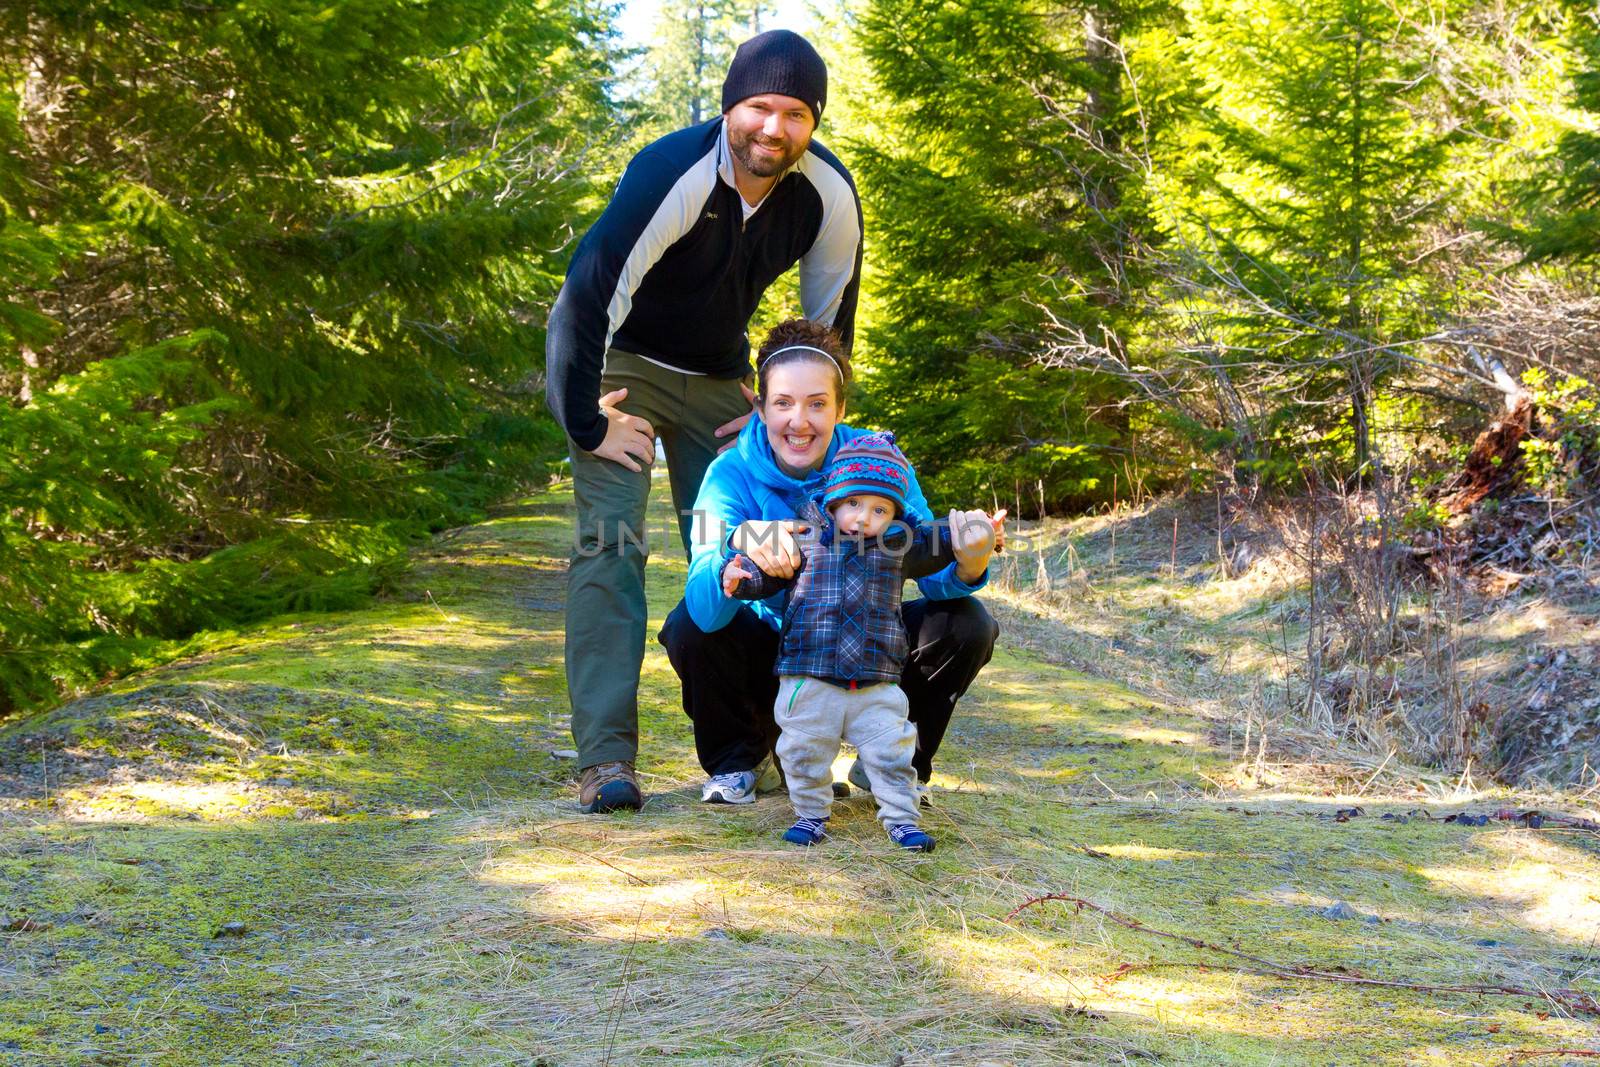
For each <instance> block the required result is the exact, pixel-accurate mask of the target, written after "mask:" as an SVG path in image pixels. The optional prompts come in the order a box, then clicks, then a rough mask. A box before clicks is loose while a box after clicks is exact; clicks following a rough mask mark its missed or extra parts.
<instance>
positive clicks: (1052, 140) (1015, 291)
mask: <svg viewBox="0 0 1600 1067" xmlns="http://www.w3.org/2000/svg"><path fill="white" fill-rule="evenodd" d="M1162 11H1163V9H1162V8H1161V7H1159V6H1154V7H1138V6H1133V5H1127V6H1117V5H1112V4H1104V5H1095V6H1092V7H1083V8H1076V9H1073V8H1066V9H1063V8H1061V7H1059V6H1052V5H1044V4H1039V3H1035V2H1032V0H976V2H973V3H967V4H961V5H955V4H942V5H938V6H936V7H934V8H931V9H930V8H929V7H928V5H925V4H919V3H914V2H911V0H872V2H871V3H870V4H868V6H867V7H866V9H865V12H864V14H863V16H862V18H861V24H860V39H861V46H862V50H863V52H864V54H865V55H866V57H867V59H868V61H869V63H870V66H871V74H872V79H873V91H872V97H871V99H872V109H873V110H874V111H875V113H876V116H877V122H876V123H875V127H874V129H873V132H872V135H871V136H870V138H869V137H865V136H861V135H858V134H856V132H855V131H854V130H853V129H852V130H847V132H846V140H847V141H848V142H849V143H848V146H847V147H848V158H849V161H850V162H851V164H852V166H853V167H855V168H856V170H857V173H858V176H859V178H860V180H861V182H862V185H863V190H864V199H865V201H866V203H867V210H868V231H869V234H870V237H871V241H870V244H869V256H870V257H871V259H872V264H873V265H872V268H871V270H870V271H869V275H868V278H869V280H870V282H871V294H870V296H871V300H872V306H873V307H874V308H877V309H879V312H878V314H877V315H876V316H875V317H874V319H873V321H872V322H871V323H870V324H869V325H868V327H867V329H866V330H864V331H863V332H864V334H865V336H866V338H867V340H868V342H869V344H870V346H871V353H870V359H871V366H870V367H869V368H868V373H867V374H866V375H864V378H863V383H864V389H865V395H864V402H865V403H864V408H865V412H864V415H865V417H868V418H871V419H874V420H876V421H878V422H881V423H882V424H884V425H887V426H890V427H892V428H893V429H894V430H895V431H896V432H897V433H900V434H901V435H902V437H903V439H904V441H905V444H906V448H907V452H908V454H910V455H912V456H913V457H914V458H915V459H916V460H917V463H918V469H919V472H922V471H926V472H927V476H928V477H927V480H928V481H929V483H930V486H931V488H932V490H933V491H936V492H938V493H939V494H941V495H942V496H944V497H945V498H948V499H949V500H951V501H952V502H955V501H957V500H959V501H961V502H965V503H969V504H970V503H972V502H974V501H976V500H979V499H982V500H990V501H992V499H993V498H996V497H1003V498H1005V499H1008V500H1009V499H1013V498H1020V500H1021V501H1022V502H1023V503H1024V504H1028V505H1032V506H1034V507H1037V505H1038V503H1039V497H1040V496H1041V495H1042V496H1043V498H1044V500H1043V504H1044V506H1045V507H1047V508H1054V507H1060V506H1063V505H1065V504H1068V503H1074V502H1075V503H1083V502H1087V501H1088V500H1091V499H1095V498H1097V497H1104V496H1109V494H1110V492H1111V489H1112V473H1113V471H1115V470H1117V469H1118V468H1119V467H1120V466H1121V463H1120V456H1121V454H1122V452H1124V451H1125V450H1126V448H1127V446H1128V445H1129V444H1130V443H1131V440H1132V438H1131V434H1132V432H1133V430H1134V427H1132V426H1131V425H1130V423H1129V419H1128V415H1127V412H1126V409H1124V408H1123V407H1121V406H1120V405H1119V403H1118V402H1119V401H1120V400H1121V399H1122V397H1123V396H1124V395H1125V390H1124V389H1123V387H1122V386H1120V385H1119V384H1117V383H1114V382H1111V381H1108V380H1105V379H1102V378H1097V377H1094V376H1080V375H1069V374H1064V373H1061V372H1059V371H1056V370H1052V369H1050V368H1049V367H1047V366H1045V365H1044V364H1043V363H1042V362H1041V361H1040V359H1039V356H1040V353H1041V349H1040V346H1039V345H1038V343H1037V339H1038V337H1039V336H1040V334H1041V332H1043V331H1044V330H1045V328H1046V326H1047V324H1048V323H1050V322H1052V321H1069V322H1071V323H1073V324H1074V325H1075V326H1076V328H1080V329H1082V330H1085V331H1087V332H1088V333H1090V334H1095V335H1100V334H1102V333H1111V334H1120V333H1122V332H1124V328H1125V327H1126V325H1127V323H1126V319H1125V316H1126V314H1127V311H1128V305H1127V303H1126V297H1127V294H1128V292H1129V290H1130V289H1131V288H1133V287H1136V286H1137V284H1138V283H1137V281H1136V280H1135V279H1134V278H1133V277H1132V275H1134V274H1136V273H1137V270H1138V268H1137V265H1136V263H1135V261H1134V259H1133V258H1132V256H1131V252H1132V251H1133V249H1134V247H1135V246H1136V245H1137V243H1138V241H1139V240H1140V237H1139V235H1140V233H1141V232H1142V231H1143V230H1144V229H1145V222H1144V210H1145V205H1144V202H1143V198H1142V191H1141V182H1140V179H1139V177H1138V175H1137V173H1136V171H1135V170H1134V169H1133V168H1130V166H1129V164H1128V161H1127V160H1126V158H1125V148H1124V145H1125V141H1126V139H1127V138H1128V137H1129V135H1130V134H1133V135H1134V136H1135V137H1137V135H1138V132H1139V131H1138V127H1137V120H1136V117H1135V116H1134V115H1133V114H1132V113H1131V111H1130V110H1129V109H1128V108H1127V107H1126V105H1125V101H1124V99H1123V90H1124V87H1125V68H1124V64H1123V62H1122V54H1123V52H1124V50H1125V49H1124V41H1123V39H1124V37H1125V36H1127V35H1130V34H1132V33H1133V32H1134V31H1135V30H1136V29H1137V28H1138V27H1139V26H1141V25H1142V24H1149V23H1155V22H1158V21H1159V19H1160V17H1161V13H1162Z"/></svg>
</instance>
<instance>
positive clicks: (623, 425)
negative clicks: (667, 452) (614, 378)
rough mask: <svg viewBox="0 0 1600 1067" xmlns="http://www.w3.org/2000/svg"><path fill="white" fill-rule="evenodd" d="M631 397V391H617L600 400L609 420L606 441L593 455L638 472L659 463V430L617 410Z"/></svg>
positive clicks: (635, 416)
mask: <svg viewBox="0 0 1600 1067" xmlns="http://www.w3.org/2000/svg"><path fill="white" fill-rule="evenodd" d="M627 395H628V390H627V389H613V390H612V391H611V392H609V393H607V394H606V395H605V396H603V397H601V398H600V414H602V415H604V416H605V417H606V439H605V440H604V441H601V442H600V447H599V448H597V449H595V450H594V451H593V453H591V454H592V455H596V456H599V457H600V458H601V459H609V460H610V461H611V462H613V463H620V464H622V465H623V466H624V467H626V468H628V469H629V470H631V471H635V472H637V471H642V470H644V468H645V467H648V466H650V464H651V463H654V462H655V458H656V428H655V427H654V426H651V425H650V423H649V421H648V420H646V419H641V418H640V417H639V416H637V415H629V414H628V413H627V412H625V411H623V410H621V409H620V408H618V407H617V404H618V403H619V402H620V401H622V400H623V399H625V398H626V397H627ZM635 460H637V462H635ZM640 464H643V466H641V465H640Z"/></svg>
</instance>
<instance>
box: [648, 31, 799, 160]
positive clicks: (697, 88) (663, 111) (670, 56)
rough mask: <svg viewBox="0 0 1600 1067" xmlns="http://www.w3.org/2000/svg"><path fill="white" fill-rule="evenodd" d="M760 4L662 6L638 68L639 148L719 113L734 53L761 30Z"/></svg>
mask: <svg viewBox="0 0 1600 1067" xmlns="http://www.w3.org/2000/svg"><path fill="white" fill-rule="evenodd" d="M769 7H770V5H768V4H766V3H764V2H763V0H664V2H663V3H662V4H661V5H660V6H659V8H658V9H657V11H656V21H655V26H654V32H653V33H652V39H651V44H650V47H649V49H648V50H647V51H646V52H645V55H644V57H643V61H642V63H641V65H640V71H639V76H640V78H641V80H642V82H643V84H642V86H641V91H640V93H639V94H638V98H637V100H636V101H635V104H636V106H637V107H638V108H639V109H640V111H641V112H642V115H641V118H642V121H641V122H640V123H639V124H638V125H636V126H635V132H636V134H637V135H638V143H639V145H640V146H642V145H643V144H645V143H646V142H648V141H651V140H654V139H655V138H657V137H660V136H662V135H663V134H667V133H671V132H672V131H673V130H680V129H683V128H684V127H685V126H695V125H698V124H699V123H702V122H705V121H706V120H707V119H711V118H715V117H716V116H717V115H719V114H721V112H722V81H723V78H724V76H725V75H726V74H727V73H728V63H729V61H731V60H732V59H733V52H734V49H736V48H738V47H739V44H740V43H741V42H742V41H744V40H746V39H747V38H750V37H753V36H755V35H756V34H757V33H759V32H760V31H761V29H762V28H763V27H762V26H761V20H762V15H763V9H764V8H769Z"/></svg>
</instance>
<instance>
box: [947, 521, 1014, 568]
mask: <svg viewBox="0 0 1600 1067" xmlns="http://www.w3.org/2000/svg"><path fill="white" fill-rule="evenodd" d="M1004 523H1005V512H1003V511H1002V512H1000V513H999V514H997V515H996V516H995V517H994V518H993V519H991V518H989V515H988V513H987V512H984V511H957V510H955V509H954V508H952V509H951V510H950V548H951V550H952V551H954V552H955V554H956V577H957V578H960V579H961V580H962V581H963V582H966V583H967V584H968V585H973V584H975V583H976V582H977V581H978V580H979V579H980V578H982V577H983V572H984V571H986V570H988V568H989V557H990V556H992V555H994V550H995V543H996V541H997V540H998V538H999V536H1000V532H1001V528H1002V526H1003V524H1004Z"/></svg>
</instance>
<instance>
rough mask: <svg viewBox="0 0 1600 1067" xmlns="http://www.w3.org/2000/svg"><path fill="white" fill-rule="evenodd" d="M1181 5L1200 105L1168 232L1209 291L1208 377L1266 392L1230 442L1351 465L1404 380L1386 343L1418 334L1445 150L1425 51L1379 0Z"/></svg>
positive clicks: (1399, 13)
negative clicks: (1212, 364) (1182, 197)
mask: <svg viewBox="0 0 1600 1067" xmlns="http://www.w3.org/2000/svg"><path fill="white" fill-rule="evenodd" d="M1185 10H1186V13H1187V15H1188V33H1187V38H1186V42H1185V49H1186V54H1187V60H1188V62H1189V64H1190V65H1191V67H1192V69H1193V70H1195V71H1196V72H1197V73H1198V74H1200V75H1202V76H1203V79H1204V94H1205V99H1206V107H1205V108H1204V109H1203V111H1202V112H1201V113H1200V123H1199V126H1198V128H1197V129H1196V130H1195V131H1194V134H1193V135H1192V136H1191V137H1190V138H1189V139H1188V140H1187V141H1186V143H1185V148H1186V152H1185V157H1184V159H1183V160H1182V161H1181V162H1179V163H1177V173H1176V175H1175V180H1176V181H1177V182H1178V183H1179V184H1180V185H1182V186H1184V187H1186V188H1188V189H1189V190H1190V195H1189V197H1188V198H1187V199H1186V201H1185V202H1184V204H1183V206H1182V208H1181V209H1180V211H1181V215H1180V221H1179V223H1178V225H1177V227H1176V229H1175V235H1176V236H1177V237H1178V239H1179V241H1180V242H1181V244H1182V245H1183V246H1184V247H1186V248H1187V249H1188V250H1189V251H1188V253H1187V259H1188V273H1189V275H1190V276H1191V277H1195V278H1201V279H1204V281H1203V283H1202V284H1201V285H1200V290H1201V294H1202V295H1201V297H1200V303H1201V304H1202V305H1203V306H1204V308H1205V309H1206V312H1207V314H1208V317H1209V318H1210V319H1211V321H1212V325H1211V327H1210V329H1209V330H1208V331H1207V333H1208V336H1207V340H1208V341H1209V342H1211V343H1212V344H1214V345H1215V346H1216V348H1217V350H1218V363H1219V366H1220V367H1221V368H1222V369H1221V371H1220V373H1222V374H1225V375H1227V377H1228V378H1229V380H1230V381H1231V382H1232V383H1233V384H1234V387H1235V388H1236V389H1238V390H1239V391H1241V392H1244V393H1248V394H1251V395H1253V396H1260V395H1261V393H1262V391H1263V390H1267V391H1268V395H1267V396H1266V397H1264V398H1263V400H1264V401H1265V402H1264V403H1262V402H1260V401H1258V407H1257V412H1258V413H1257V414H1256V416H1255V417H1254V418H1250V417H1246V418H1244V419H1239V418H1237V417H1236V418H1235V419H1234V420H1233V421H1234V422H1235V423H1236V430H1237V432H1238V434H1239V435H1240V437H1241V438H1248V439H1250V441H1249V443H1250V453H1251V455H1250V457H1249V458H1250V460H1252V461H1254V462H1256V463H1257V464H1259V463H1260V462H1261V461H1262V460H1264V459H1265V458H1266V456H1267V455H1269V454H1271V453H1273V452H1277V451H1285V452H1287V453H1289V454H1290V455H1298V456H1305V455H1306V454H1307V453H1308V452H1309V453H1312V454H1317V453H1321V454H1322V456H1323V457H1324V458H1333V459H1336V460H1337V461H1339V462H1340V463H1341V464H1342V465H1344V466H1346V467H1349V466H1354V467H1355V468H1356V469H1361V468H1364V467H1365V466H1366V465H1367V463H1368V462H1369V460H1370V458H1371V451H1372V446H1371V441H1372V435H1373V427H1372V418H1373V416H1372V406H1373V394H1374V392H1375V391H1376V390H1378V389H1379V388H1381V387H1382V385H1383V383H1384V382H1385V381H1386V380H1387V379H1389V378H1390V377H1392V376H1393V375H1394V374H1395V373H1396V371H1397V370H1398V369H1399V364H1398V362H1397V358H1396V352H1395V350H1392V349H1390V348H1389V347H1387V346H1388V345H1389V344H1390V343H1391V342H1395V341H1399V342H1401V343H1404V341H1405V340H1406V339H1409V338H1411V337H1415V336H1419V335H1420V334H1421V333H1422V332H1423V331H1424V330H1425V329H1426V328H1427V327H1428V325H1429V323H1428V320H1427V318H1426V315H1425V314H1424V309H1425V308H1427V307H1428V306H1429V302H1428V301H1427V300H1426V299H1425V297H1426V295H1427V294H1426V288H1427V284H1428V282H1427V278H1426V275H1425V274H1424V272H1423V271H1422V270H1421V269H1419V268H1418V266H1417V261H1418V259H1419V258H1420V257H1417V256H1416V254H1415V253H1416V251H1417V246H1418V243H1419V242H1420V241H1421V240H1422V239H1423V235H1424V233H1425V231H1424V229H1423V225H1424V224H1425V223H1426V222H1427V221H1428V220H1429V218H1430V217H1431V216H1433V215H1436V214H1437V213H1438V212H1439V210H1440V209H1441V207H1442V205H1443V204H1444V202H1445V200H1444V197H1443V196H1441V188H1440V174H1441V170H1442V167H1443V164H1444V161H1445V156H1446V149H1447V147H1448V144H1449V141H1450V139H1451V135H1449V134H1447V133H1443V132H1441V131H1439V130H1437V129H1436V128H1434V127H1433V126H1432V125H1431V124H1430V123H1428V122H1427V121H1424V120H1423V119H1422V118H1421V113H1422V112H1423V111H1424V109H1425V106H1426V104H1427V101H1428V97H1429V92H1430V89H1431V86H1432V75H1433V66H1434V56H1433V55H1432V52H1431V50H1430V49H1431V47H1432V44H1433V42H1432V41H1431V40H1430V39H1429V38H1428V36H1427V35H1426V33H1425V31H1424V27H1423V26H1421V25H1419V24H1418V23H1416V22H1414V21H1412V20H1411V19H1410V18H1409V17H1408V16H1407V14H1406V13H1405V12H1404V11H1403V10H1401V9H1400V8H1397V7H1395V6H1393V5H1390V4H1387V3H1381V2H1377V0H1312V2H1310V3H1302V2H1294V3H1288V2H1282V3H1279V2H1267V3H1257V2H1254V0H1252V2H1243V0H1190V2H1189V3H1188V4H1187V5H1186V8H1185ZM1336 400H1342V401H1343V402H1341V403H1335V402H1334V401H1336ZM1340 443H1343V444H1344V445H1345V446H1346V447H1347V448H1348V451H1347V452H1344V453H1343V454H1342V455H1341V454H1340V452H1339V449H1338V446H1339V445H1340ZM1330 446H1332V447H1333V448H1334V452H1333V455H1332V456H1328V454H1327V451H1326V450H1327V449H1329V448H1330Z"/></svg>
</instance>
